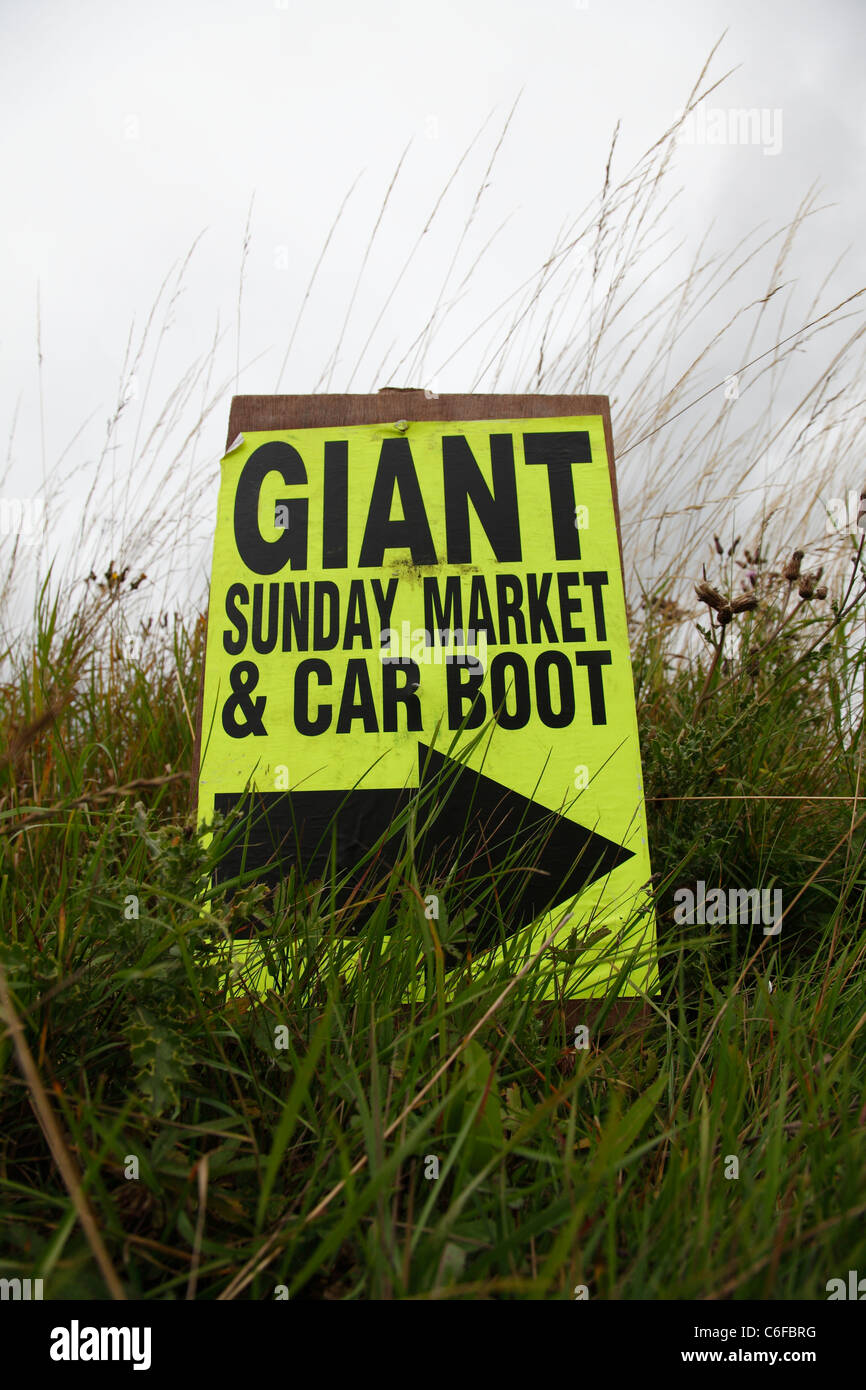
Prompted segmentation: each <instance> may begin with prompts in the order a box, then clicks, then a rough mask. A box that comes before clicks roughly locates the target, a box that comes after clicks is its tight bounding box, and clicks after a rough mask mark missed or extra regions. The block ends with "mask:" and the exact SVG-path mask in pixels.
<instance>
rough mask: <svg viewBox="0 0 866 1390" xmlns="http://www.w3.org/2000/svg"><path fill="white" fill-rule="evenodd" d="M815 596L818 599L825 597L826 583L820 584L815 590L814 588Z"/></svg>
mask: <svg viewBox="0 0 866 1390" xmlns="http://www.w3.org/2000/svg"><path fill="white" fill-rule="evenodd" d="M815 597H816V598H819V599H825V598H826V597H827V585H826V584H822V585H821V587H820V589H816V590H815Z"/></svg>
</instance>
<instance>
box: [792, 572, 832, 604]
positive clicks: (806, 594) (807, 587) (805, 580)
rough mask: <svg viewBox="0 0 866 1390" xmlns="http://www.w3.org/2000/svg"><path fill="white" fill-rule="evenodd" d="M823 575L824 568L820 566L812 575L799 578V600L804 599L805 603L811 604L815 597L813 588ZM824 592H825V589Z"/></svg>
mask: <svg viewBox="0 0 866 1390" xmlns="http://www.w3.org/2000/svg"><path fill="white" fill-rule="evenodd" d="M823 573H824V567H823V565H822V566H821V568H820V569H819V570H817V571H816V572H815V573H814V574H804V575H802V576H801V578H800V587H799V588H798V590H797V593H798V594H799V595H800V598H802V599H805V600H806V602H807V603H808V602H811V600H812V599H813V598H814V597H815V588H816V585H817V583H818V580H819V579H820V578H821V575H822V574H823ZM824 592H825V593H826V592H827V591H826V589H825V591H824Z"/></svg>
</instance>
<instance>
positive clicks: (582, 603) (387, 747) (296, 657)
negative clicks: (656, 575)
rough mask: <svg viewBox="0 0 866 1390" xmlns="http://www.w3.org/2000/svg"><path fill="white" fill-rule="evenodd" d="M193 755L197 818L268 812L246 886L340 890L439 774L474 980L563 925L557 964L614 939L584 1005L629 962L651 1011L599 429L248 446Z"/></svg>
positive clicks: (608, 493) (442, 835)
mask: <svg viewBox="0 0 866 1390" xmlns="http://www.w3.org/2000/svg"><path fill="white" fill-rule="evenodd" d="M201 741H202V757H201V768H200V780H199V801H198V806H199V817H200V820H201V821H203V822H206V821H209V820H211V819H212V817H213V814H214V812H215V811H226V810H228V809H229V807H230V806H231V805H232V804H233V803H235V802H236V801H237V800H238V798H239V797H241V796H243V795H244V794H249V793H256V795H257V801H258V804H259V805H260V806H264V807H265V808H266V812H267V816H266V820H265V821H264V822H263V826H264V829H263V830H262V832H261V834H260V837H259V839H258V840H256V838H255V834H253V836H252V838H251V839H250V842H249V846H248V850H247V859H246V863H247V865H249V864H250V862H251V858H250V855H252V856H253V858H254V857H255V855H256V854H258V855H259V857H260V859H261V861H262V862H264V860H265V859H267V858H268V857H271V858H273V855H274V851H275V850H276V862H277V864H282V865H283V867H284V868H285V867H286V866H287V865H288V864H294V863H296V862H300V863H303V864H304V866H305V869H306V871H307V872H308V873H309V874H311V875H312V876H314V877H315V876H317V875H318V876H321V875H322V874H323V873H324V872H325V870H326V868H327V866H328V864H329V856H331V859H330V866H331V868H332V869H337V870H338V871H339V872H340V873H341V874H348V875H350V874H351V870H352V867H353V864H354V863H357V862H359V861H360V860H361V859H363V857H364V855H365V853H366V852H367V850H368V849H369V848H370V846H371V845H372V844H373V843H374V842H375V840H376V839H377V837H378V836H379V835H382V834H385V835H387V831H388V826H389V824H391V823H392V822H393V820H394V818H395V816H396V815H397V814H398V813H399V810H400V808H401V807H403V806H404V805H405V804H406V800H407V797H409V795H410V794H411V792H412V789H415V788H418V787H424V786H426V785H427V783H428V782H430V781H431V779H437V778H438V779H439V780H438V783H437V785H438V786H439V787H440V788H441V789H442V797H440V796H439V793H438V792H437V801H438V802H441V806H440V811H439V812H438V813H437V814H435V815H434V817H433V823H432V824H430V825H428V827H427V829H426V832H425V835H424V839H423V844H422V846H421V848H422V849H423V851H424V854H426V856H427V862H429V864H430V865H431V866H434V867H435V868H436V869H437V870H438V871H439V879H438V880H437V881H438V882H444V881H445V880H446V879H447V872H448V869H449V868H453V863H454V855H455V854H462V855H464V856H466V857H467V858H470V859H471V861H472V863H473V872H472V875H471V877H472V879H473V882H474V883H475V885H476V888H477V890H478V893H479V894H480V897H481V899H482V905H481V906H480V907H478V906H477V905H476V911H475V914H474V917H473V915H472V914H471V913H470V914H468V916H467V920H470V919H471V921H472V923H473V925H472V927H471V929H470V932H469V942H468V944H469V947H470V949H471V951H472V954H473V957H474V959H475V960H476V962H477V964H479V965H480V964H481V960H479V956H481V957H482V959H495V958H497V952H500V951H502V950H503V949H504V944H505V942H504V939H503V938H504V937H507V936H508V935H509V934H510V933H512V932H516V931H518V930H522V929H524V928H527V927H528V926H529V925H530V924H535V925H534V927H533V932H532V933H531V940H532V941H534V942H536V943H537V944H539V945H540V943H541V941H542V940H543V939H544V935H545V934H549V933H550V931H551V929H552V924H553V925H555V923H556V921H557V920H558V919H562V928H561V938H560V937H557V939H556V942H555V943H554V944H555V945H556V944H561V942H564V941H565V939H566V938H568V937H569V936H570V934H571V933H573V932H575V931H577V933H578V936H580V935H584V936H598V935H600V930H599V929H601V928H604V929H606V930H607V933H608V935H607V938H606V939H604V940H602V941H601V942H600V944H599V945H598V947H597V951H598V962H599V963H598V965H597V967H594V968H592V969H590V970H589V971H588V972H586V973H585V974H584V975H583V978H582V981H581V985H580V989H579V991H578V992H579V993H580V994H581V995H584V996H592V995H598V994H599V993H602V992H604V988H605V986H606V985H608V984H609V982H610V979H611V977H612V970H614V969H615V968H616V967H617V964H619V966H620V967H621V966H622V962H623V961H625V960H626V959H630V960H631V964H630V967H629V970H628V975H627V979H626V983H625V987H624V988H622V989H621V992H622V993H625V994H631V995H634V994H638V993H642V992H644V991H646V992H650V993H652V992H655V991H656V990H657V987H658V986H657V975H656V961H655V921H654V917H653V913H652V908H651V903H650V901H649V895H648V890H649V880H650V862H649V853H648V849H647V832H646V822H645V813H644V804H643V790H642V781H641V763H640V750H639V745H638V733H637V721H636V715H635V704H634V688H633V682H632V672H631V661H630V656H629V646H628V634H627V628H626V612H625V596H624V590H623V578H622V569H621V563H620V554H619V544H618V537H617V525H616V516H615V512H614V503H613V494H612V484H611V470H610V467H609V460H608V456H607V450H606V445H605V432H604V420H603V418H602V416H600V415H592V416H585V417H583V416H581V417H574V418H563V419H549V418H529V419H506V420H473V421H466V422H455V421H447V422H444V421H423V422H406V421H398V422H397V423H396V424H392V425H382V424H378V425H368V426H360V425H353V426H347V427H344V428H340V427H328V428H315V429H297V430H279V431H268V432H260V433H247V434H245V435H244V436H242V437H241V438H240V439H239V440H238V441H236V445H235V447H234V448H232V449H231V450H230V452H229V453H228V454H227V455H226V456H225V458H224V459H223V462H222V482H221V488H220V494H219V504H218V516H217V527H216V539H215V543H214V558H213V573H212V579H211V590H210V608H209V616H208V639H207V653H206V664H205V681H204V691H203V700H202V711H201ZM443 797H444V798H445V799H444V800H443ZM522 847H527V854H528V860H527V864H526V865H525V866H524V865H523V861H522V860H521V858H520V850H521V848H522ZM530 849H531V850H532V852H531V853H530V852H529V851H530ZM530 865H531V872H530V871H529V867H530ZM237 867H239V865H238V864H234V865H233V868H234V869H237ZM524 867H525V868H526V870H527V871H526V872H523V871H522V870H523V868H524ZM431 871H432V870H431ZM451 882H452V889H451V890H448V889H445V890H443V891H445V892H446V894H447V892H448V891H453V892H454V893H458V892H460V893H470V895H471V890H470V889H469V888H468V887H466V885H465V883H464V885H463V887H459V886H458V887H456V888H455V887H454V886H453V885H454V876H453V874H452V878H451ZM428 888H429V893H430V895H431V899H432V901H434V902H435V901H437V893H436V888H435V885H428V884H425V885H424V891H425V892H427V891H428ZM492 888H495V892H493V891H491V889H492ZM428 915H429V914H428ZM612 934H613V935H612ZM611 942H613V943H614V946H615V950H614V954H613V955H612V954H611ZM591 949H596V948H595V947H593V948H591ZM485 953H489V955H486V954H485ZM582 959H583V957H582ZM590 959H591V957H590Z"/></svg>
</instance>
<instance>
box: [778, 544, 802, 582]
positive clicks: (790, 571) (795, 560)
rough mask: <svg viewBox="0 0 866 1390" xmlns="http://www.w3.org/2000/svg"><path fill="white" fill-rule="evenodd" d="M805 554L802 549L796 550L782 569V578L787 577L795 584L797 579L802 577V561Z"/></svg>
mask: <svg viewBox="0 0 866 1390" xmlns="http://www.w3.org/2000/svg"><path fill="white" fill-rule="evenodd" d="M803 554H804V552H803V551H802V550H795V551H794V553H793V555H792V556H791V558H790V560H789V561H788V563H787V564H786V565H785V568H784V569H783V570H782V578H783V579H787V581H788V583H789V584H793V582H794V580H795V579H799V578H800V562H801V560H802V559H803Z"/></svg>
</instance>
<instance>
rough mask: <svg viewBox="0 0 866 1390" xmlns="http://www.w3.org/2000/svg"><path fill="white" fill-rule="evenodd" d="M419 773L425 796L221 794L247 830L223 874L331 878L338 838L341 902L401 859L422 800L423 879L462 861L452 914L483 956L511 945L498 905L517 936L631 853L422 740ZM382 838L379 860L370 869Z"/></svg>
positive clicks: (393, 791)
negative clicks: (296, 873) (410, 816)
mask: <svg viewBox="0 0 866 1390" xmlns="http://www.w3.org/2000/svg"><path fill="white" fill-rule="evenodd" d="M418 773H419V779H418V780H419V788H418V790H417V791H416V790H414V789H408V788H399V789H397V788H388V789H363V788H357V789H354V790H351V791H348V792H347V791H345V790H344V791H308V792H305V791H296V792H258V793H255V794H254V795H252V796H251V795H249V794H248V795H246V796H243V797H239V796H238V795H237V794H232V793H219V794H218V795H217V796H216V797H215V798H214V802H215V809H216V810H217V811H218V812H221V813H223V814H228V813H229V812H230V811H231V810H232V808H233V807H238V808H239V809H240V811H241V814H242V816H243V818H244V830H243V836H242V837H239V838H238V839H237V840H236V841H235V843H234V844H233V845H232V847H231V848H230V849H229V850H228V852H227V853H226V854H225V855H224V856H223V858H222V860H221V864H220V870H219V873H218V875H217V878H218V881H219V880H222V879H223V878H224V877H225V878H230V877H233V876H234V875H236V874H238V873H240V872H241V871H242V869H244V868H245V869H247V870H249V869H252V868H256V869H262V870H263V872H262V875H261V877H262V880H263V881H264V882H267V883H270V884H272V885H275V884H277V883H279V882H280V881H281V880H282V879H284V878H285V877H286V875H287V872H288V868H289V866H290V865H291V864H299V865H300V866H301V869H302V873H303V875H304V876H305V877H306V878H322V877H323V876H324V875H325V873H326V872H327V866H328V861H329V857H330V856H331V852H332V838H333V840H334V843H335V849H336V853H335V860H336V865H335V867H336V870H337V873H338V875H339V876H340V878H341V888H340V891H339V893H338V895H337V902H338V904H342V903H345V902H346V901H347V900H348V898H349V896H350V894H351V892H352V890H353V889H357V887H358V883H359V878H360V877H361V876H362V875H366V878H367V880H368V881H369V883H370V887H371V888H372V886H373V885H374V884H375V883H377V882H379V881H380V880H381V879H382V877H383V875H384V874H385V873H386V872H387V870H388V869H389V868H390V867H391V866H392V865H393V863H394V861H395V859H396V857H397V856H398V854H399V853H400V851H401V848H402V845H403V840H404V836H403V827H404V826H405V818H403V819H402V820H401V826H400V829H399V830H396V831H392V827H393V825H394V822H395V820H397V818H398V816H400V813H401V812H402V811H404V810H405V809H406V808H407V807H408V805H409V802H410V799H411V798H412V797H413V796H414V797H416V798H417V801H416V808H417V809H416V839H415V850H416V853H415V862H416V866H417V867H418V869H419V871H420V872H421V873H422V874H423V875H424V879H423V881H424V882H425V883H431V882H434V881H435V877H434V876H435V875H436V874H437V872H438V874H439V876H440V877H444V875H445V873H446V872H447V871H448V870H449V869H450V868H451V867H452V865H453V864H454V862H455V857H456V860H457V863H458V864H459V866H460V869H459V871H458V873H457V875H456V876H455V879H454V887H453V890H452V891H451V892H450V893H449V911H450V914H451V916H452V918H453V917H454V915H455V914H456V913H457V912H462V913H464V914H465V920H467V921H469V922H470V925H469V926H468V927H467V932H468V944H469V945H470V946H471V949H472V951H473V953H477V952H478V951H480V950H484V949H486V948H487V947H490V946H494V945H497V944H498V943H499V942H500V940H501V936H502V930H501V928H500V924H499V916H498V913H497V902H498V907H499V913H501V915H502V921H503V925H504V931H505V935H506V936H510V935H512V933H514V932H516V931H519V930H520V928H521V927H524V926H526V924H527V923H528V922H530V921H532V920H533V918H535V917H538V916H540V915H541V914H542V913H543V912H545V911H546V910H547V909H549V908H551V907H553V906H554V905H555V904H557V903H561V902H564V901H566V900H568V899H570V898H572V897H573V896H574V895H575V894H576V893H578V892H580V891H581V889H583V888H586V887H588V886H589V885H590V884H591V883H594V882H595V881H596V879H599V878H602V877H603V876H604V875H605V874H608V873H610V871H611V870H612V869H615V868H617V867H618V865H620V864H624V863H625V862H626V860H628V859H631V858H632V853H633V852H632V851H631V850H627V849H625V848H624V846H622V845H619V844H617V843H616V842H615V841H613V840H609V839H607V837H606V836H604V835H600V834H599V833H598V832H597V831H595V830H589V829H587V828H586V827H585V826H583V825H579V824H578V823H577V822H575V821H573V820H569V819H568V818H567V817H566V816H562V815H559V814H558V813H557V812H555V811H550V810H548V808H547V807H545V806H541V805H539V804H538V802H536V801H532V800H531V799H530V798H529V797H526V796H521V794H520V793H519V792H516V791H514V790H513V789H512V788H510V787H505V786H503V785H502V783H500V782H495V781H494V780H493V778H492V777H487V776H485V775H484V774H483V773H480V772H476V771H475V770H474V769H473V768H470V767H467V766H466V765H465V764H463V763H461V762H458V761H457V760H455V759H453V758H449V757H448V756H447V755H445V754H442V753H439V752H437V750H436V749H435V748H430V747H428V746H427V745H426V744H423V743H422V744H419V745H418ZM247 817H249V819H248V820H247ZM389 832H390V833H389ZM380 840H381V841H382V844H381V848H380V851H379V853H378V854H377V855H376V857H375V860H368V864H367V865H365V866H364V867H363V868H362V869H360V870H359V868H358V865H359V864H360V862H361V861H362V860H363V859H365V858H366V857H367V856H368V855H369V852H370V849H371V847H372V846H374V845H376V844H377V842H379V841H380ZM357 896H363V894H356V897H357ZM360 925H363V924H362V923H361V924H360ZM357 929H359V927H356V930H357Z"/></svg>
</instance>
